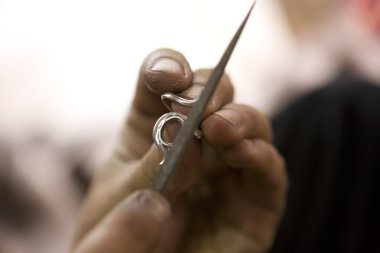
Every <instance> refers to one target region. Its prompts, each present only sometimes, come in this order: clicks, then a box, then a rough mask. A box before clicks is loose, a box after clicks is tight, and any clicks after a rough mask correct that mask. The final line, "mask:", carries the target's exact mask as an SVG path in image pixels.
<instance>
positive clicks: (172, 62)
mask: <svg viewBox="0 0 380 253" xmlns="http://www.w3.org/2000/svg"><path fill="white" fill-rule="evenodd" d="M150 71H154V72H164V73H171V74H181V75H185V70H184V69H183V66H182V64H181V63H180V62H178V61H177V60H176V59H173V58H168V57H165V58H159V59H157V60H155V61H154V62H153V64H152V67H151V68H150Z"/></svg>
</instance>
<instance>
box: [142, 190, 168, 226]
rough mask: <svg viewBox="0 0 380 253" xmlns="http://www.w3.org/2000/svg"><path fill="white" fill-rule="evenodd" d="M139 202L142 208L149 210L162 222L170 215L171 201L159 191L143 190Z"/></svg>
mask: <svg viewBox="0 0 380 253" xmlns="http://www.w3.org/2000/svg"><path fill="white" fill-rule="evenodd" d="M138 198H139V203H140V206H141V207H142V208H144V209H145V210H147V211H149V212H150V213H151V214H152V216H153V217H154V218H155V219H156V220H157V221H158V222H160V223H164V222H165V221H166V220H167V219H168V217H169V215H170V206H169V203H168V202H167V201H166V200H165V199H164V198H163V197H162V196H160V195H159V194H158V193H155V192H152V191H142V192H141V193H140V196H139V197H138Z"/></svg>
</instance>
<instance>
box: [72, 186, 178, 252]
mask: <svg viewBox="0 0 380 253" xmlns="http://www.w3.org/2000/svg"><path fill="white" fill-rule="evenodd" d="M170 215H171V210H170V206H169V204H168V202H167V201H166V200H165V199H164V198H163V197H161V196H160V195H159V194H157V193H155V192H151V191H142V192H138V193H134V194H132V195H131V196H129V197H127V198H126V199H125V200H124V201H123V202H122V203H120V204H119V205H118V206H117V207H116V208H114V209H113V210H112V211H111V212H110V213H109V214H108V215H107V216H106V217H105V219H103V221H102V222H101V223H99V224H98V226H97V227H95V229H94V230H92V231H91V232H90V233H89V234H88V235H87V236H86V237H85V238H84V240H83V241H82V242H81V243H80V244H79V246H78V247H77V248H76V250H74V253H97V252H109V253H124V252H133V253H148V252H151V251H152V249H153V248H154V246H155V245H156V244H157V243H158V241H159V239H160V232H161V231H162V226H164V225H165V224H166V223H167V221H168V218H169V217H170Z"/></svg>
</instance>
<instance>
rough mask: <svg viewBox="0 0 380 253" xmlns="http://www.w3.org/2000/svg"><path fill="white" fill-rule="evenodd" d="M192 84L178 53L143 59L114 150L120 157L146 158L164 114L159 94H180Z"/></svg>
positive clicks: (162, 52) (160, 53) (164, 52)
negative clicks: (123, 124) (153, 130)
mask: <svg viewBox="0 0 380 253" xmlns="http://www.w3.org/2000/svg"><path fill="white" fill-rule="evenodd" d="M191 83H192V71H191V68H190V66H189V64H188V62H187V61H186V59H185V57H184V56H183V55H182V54H181V53H179V52H176V51H174V50H171V49H159V50H156V51H154V52H153V53H151V54H150V55H149V56H148V57H147V58H146V59H145V61H144V62H143V64H142V66H141V69H140V75H139V80H138V82H137V88H136V94H135V98H134V100H133V103H132V108H131V110H130V112H129V115H128V119H127V121H126V125H125V126H124V128H123V132H122V136H121V140H120V142H119V144H120V145H119V146H118V148H117V153H118V154H119V155H120V157H122V158H126V159H130V158H140V157H141V156H142V155H143V154H145V152H146V151H147V150H148V149H149V147H150V144H151V133H152V128H153V126H154V123H155V121H156V120H157V119H158V117H159V116H161V115H162V114H164V113H165V112H166V111H167V109H166V108H165V107H164V105H163V104H162V102H161V98H160V94H161V93H163V92H165V91H171V92H181V91H182V90H184V89H186V88H187V87H188V86H190V84H191ZM136 143H138V144H139V145H135V144H136Z"/></svg>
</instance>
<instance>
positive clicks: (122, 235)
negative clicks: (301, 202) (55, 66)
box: [73, 49, 287, 253]
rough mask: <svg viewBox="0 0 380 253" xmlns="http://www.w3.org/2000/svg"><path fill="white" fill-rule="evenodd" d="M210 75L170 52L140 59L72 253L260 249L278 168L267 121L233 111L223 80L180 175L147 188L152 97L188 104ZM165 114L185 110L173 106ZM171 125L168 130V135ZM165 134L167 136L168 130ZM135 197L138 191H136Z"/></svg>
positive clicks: (278, 195)
mask: <svg viewBox="0 0 380 253" xmlns="http://www.w3.org/2000/svg"><path fill="white" fill-rule="evenodd" d="M210 73H211V70H198V71H195V72H192V70H191V68H190V66H189V64H188V63H187V61H186V59H185V58H184V57H183V56H182V55H181V54H180V53H178V52H175V51H173V50H169V49H161V50H157V51H155V52H153V53H152V54H150V55H149V56H148V57H147V58H146V60H145V61H144V63H143V65H142V67H141V71H140V76H139V81H138V85H137V89H136V95H135V99H134V101H133V105H132V108H131V110H130V112H129V116H128V118H127V120H126V123H125V125H124V127H123V132H122V135H121V136H120V139H119V143H118V145H117V148H116V150H115V152H114V154H113V156H112V157H111V159H110V160H109V162H108V163H107V165H106V166H105V168H104V169H103V170H101V171H100V172H99V173H98V175H97V176H96V178H95V180H94V182H93V185H92V187H91V189H90V192H89V195H88V197H87V200H86V202H85V205H84V207H83V213H82V217H81V220H80V224H79V228H78V231H77V234H76V238H75V242H74V250H73V252H75V253H94V252H109V253H118V252H133V253H143V252H144V253H151V252H152V253H160V252H165V253H171V252H185V253H186V252H192V253H201V252H265V251H267V250H268V249H269V248H270V246H271V243H272V241H273V237H274V235H275V232H276V228H277V224H278V222H279V219H280V218H281V215H282V212H283V209H284V203H285V192H286V185H287V180H286V174H285V169H284V161H283V159H282V157H281V156H280V155H279V154H278V152H277V151H276V149H275V148H274V147H273V146H272V144H271V139H272V133H271V128H270V124H269V121H268V120H267V119H266V118H265V117H264V116H263V115H261V114H260V113H259V112H257V111H256V110H255V109H253V108H251V107H249V106H246V105H240V104H234V103H233V102H232V101H233V87H232V85H231V83H230V80H229V79H228V77H227V76H224V77H223V78H222V80H221V81H220V84H219V86H218V88H217V90H216V92H215V94H214V96H213V98H212V99H211V101H210V103H209V105H208V107H207V109H206V112H205V114H204V117H203V121H202V124H201V129H202V132H203V138H202V140H201V141H200V140H197V139H195V138H194V140H192V141H191V142H190V145H189V148H188V150H187V152H186V154H185V156H184V158H183V160H182V162H181V163H180V170H179V171H180V172H179V173H177V174H176V175H175V176H174V178H173V180H172V181H171V182H170V187H169V190H168V191H167V192H166V193H165V197H166V199H168V200H169V202H170V205H169V203H168V202H167V201H166V200H165V199H164V198H163V197H162V196H160V195H159V194H158V193H154V192H151V191H147V190H145V191H142V190H144V189H147V188H149V187H150V186H151V185H152V182H153V179H154V178H155V176H156V174H157V171H158V169H159V166H158V164H159V162H160V161H161V159H162V154H161V153H160V151H159V150H158V148H157V147H156V146H155V145H152V134H151V132H152V128H153V125H154V123H155V121H156V120H157V119H158V117H159V116H161V115H162V114H163V113H165V112H166V109H165V107H164V105H163V104H162V102H161V99H160V96H159V95H160V94H162V93H164V92H167V91H170V92H173V93H177V94H179V95H181V96H183V97H187V98H196V97H198V96H199V94H200V92H201V91H202V87H203V86H204V84H205V82H206V81H207V78H208V76H209V75H210ZM172 109H173V110H174V111H178V112H181V113H184V114H187V113H188V111H189V109H188V108H185V107H181V106H178V105H172ZM174 128H175V127H169V129H174ZM169 135H170V136H172V135H173V133H169ZM136 191H138V193H135V192H136Z"/></svg>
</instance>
